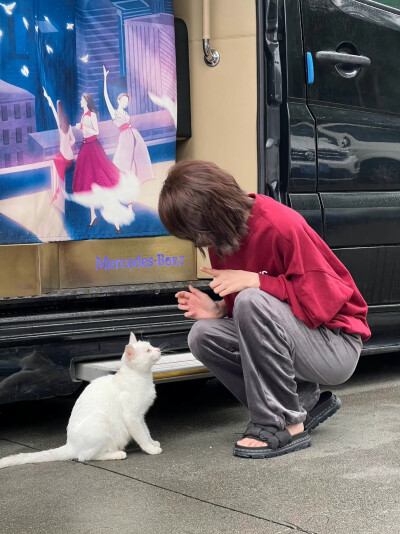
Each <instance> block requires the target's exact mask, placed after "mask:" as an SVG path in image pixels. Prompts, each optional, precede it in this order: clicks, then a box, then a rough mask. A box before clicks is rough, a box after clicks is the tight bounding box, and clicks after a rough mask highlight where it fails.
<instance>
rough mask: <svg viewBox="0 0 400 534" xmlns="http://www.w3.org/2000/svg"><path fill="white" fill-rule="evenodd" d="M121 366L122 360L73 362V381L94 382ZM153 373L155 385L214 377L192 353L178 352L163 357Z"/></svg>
mask: <svg viewBox="0 0 400 534" xmlns="http://www.w3.org/2000/svg"><path fill="white" fill-rule="evenodd" d="M120 366H121V359H109V360H95V361H93V360H92V361H85V362H73V363H72V369H71V374H72V378H73V380H83V381H84V382H92V380H95V379H96V378H99V377H101V376H106V375H112V374H114V373H116V372H117V371H118V369H119V368H120ZM152 371H153V379H154V382H155V383H161V382H176V381H178V380H189V379H194V378H206V377H211V376H213V375H212V374H211V373H210V371H209V370H208V369H207V368H206V367H204V365H203V364H202V363H201V362H199V360H196V358H195V357H194V356H193V354H192V353H191V352H176V353H174V354H166V355H164V356H161V358H160V360H159V361H158V362H157V363H156V364H155V365H154V366H153V369H152Z"/></svg>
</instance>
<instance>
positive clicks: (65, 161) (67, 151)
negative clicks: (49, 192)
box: [43, 87, 75, 204]
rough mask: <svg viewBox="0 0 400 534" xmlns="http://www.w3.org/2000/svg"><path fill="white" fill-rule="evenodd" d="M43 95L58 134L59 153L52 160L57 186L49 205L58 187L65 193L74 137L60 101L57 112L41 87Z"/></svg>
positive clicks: (56, 193)
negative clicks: (66, 175)
mask: <svg viewBox="0 0 400 534" xmlns="http://www.w3.org/2000/svg"><path fill="white" fill-rule="evenodd" d="M43 93H44V96H45V98H46V99H47V102H48V103H49V106H50V109H51V111H52V112H53V115H54V118H55V120H56V123H57V127H58V132H59V134H60V152H59V154H57V156H56V157H55V158H54V160H53V161H54V166H55V168H56V171H57V185H56V191H55V193H54V196H53V199H52V201H51V204H52V203H53V202H55V200H56V199H57V196H58V194H59V192H60V187H62V188H63V190H64V191H65V171H66V170H67V169H69V167H71V166H72V164H73V162H74V155H73V152H72V146H73V145H74V144H75V137H74V134H73V133H72V128H71V125H70V123H69V120H68V117H67V115H66V113H65V110H64V106H63V103H62V102H61V100H57V111H56V109H55V107H54V104H53V101H52V99H51V98H50V97H49V95H48V94H47V92H46V89H45V88H44V87H43Z"/></svg>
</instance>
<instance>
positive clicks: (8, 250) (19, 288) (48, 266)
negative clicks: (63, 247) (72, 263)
mask: <svg viewBox="0 0 400 534" xmlns="http://www.w3.org/2000/svg"><path fill="white" fill-rule="evenodd" d="M57 262H58V244H57V243H40V244H27V245H1V246H0V298H4V297H29V296H32V295H40V294H41V293H43V292H45V291H50V290H52V289H58V287H59V285H58V264H57Z"/></svg>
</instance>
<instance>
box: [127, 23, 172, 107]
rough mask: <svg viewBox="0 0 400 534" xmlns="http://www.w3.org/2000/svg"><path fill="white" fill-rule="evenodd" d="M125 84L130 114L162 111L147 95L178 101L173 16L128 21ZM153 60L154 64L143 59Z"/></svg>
mask: <svg viewBox="0 0 400 534" xmlns="http://www.w3.org/2000/svg"><path fill="white" fill-rule="evenodd" d="M125 47H126V78H127V80H126V85H127V92H128V93H129V94H130V95H131V101H130V104H129V108H130V113H131V114H132V115H139V114H141V113H150V112H152V111H156V110H158V109H160V108H159V107H158V106H156V105H155V104H154V103H153V102H152V101H151V100H150V98H149V95H148V93H149V92H151V93H154V94H156V95H158V96H168V97H169V98H171V99H172V100H174V101H176V76H175V33H174V25H173V20H171V16H170V15H165V14H159V15H150V16H148V17H140V18H133V19H129V20H126V21H125ZM148 57H151V58H152V60H151V61H143V58H148Z"/></svg>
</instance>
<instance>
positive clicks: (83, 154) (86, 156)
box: [72, 93, 120, 233]
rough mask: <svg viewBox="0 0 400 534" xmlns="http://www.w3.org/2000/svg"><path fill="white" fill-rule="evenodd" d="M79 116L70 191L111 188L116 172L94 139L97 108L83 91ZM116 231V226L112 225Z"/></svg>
mask: <svg viewBox="0 0 400 534" xmlns="http://www.w3.org/2000/svg"><path fill="white" fill-rule="evenodd" d="M81 107H82V109H83V115H82V118H81V122H80V123H78V124H77V125H76V127H77V128H79V129H81V130H82V133H83V144H82V147H81V149H80V151H79V154H78V158H77V160H76V165H75V172H74V180H73V182H72V191H73V192H74V193H88V192H89V193H90V192H92V186H93V184H97V185H98V186H100V187H102V188H114V187H116V186H117V185H118V183H119V178H120V172H119V169H118V167H117V166H116V165H114V164H113V162H112V161H111V160H110V159H109V158H108V157H107V154H106V153H105V152H104V149H103V147H102V146H101V144H100V142H99V141H98V139H97V136H98V134H99V125H98V120H97V115H98V112H97V109H96V106H95V104H94V101H93V97H92V95H90V94H89V93H83V94H82V98H81ZM94 224H97V217H96V212H95V209H94V206H93V205H91V206H90V224H89V227H92V226H93V225H94ZM115 227H116V229H117V232H118V233H119V225H117V224H116V225H115Z"/></svg>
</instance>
